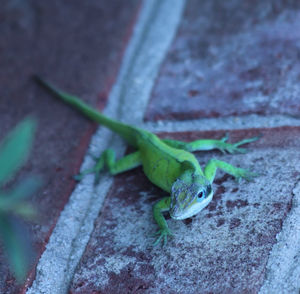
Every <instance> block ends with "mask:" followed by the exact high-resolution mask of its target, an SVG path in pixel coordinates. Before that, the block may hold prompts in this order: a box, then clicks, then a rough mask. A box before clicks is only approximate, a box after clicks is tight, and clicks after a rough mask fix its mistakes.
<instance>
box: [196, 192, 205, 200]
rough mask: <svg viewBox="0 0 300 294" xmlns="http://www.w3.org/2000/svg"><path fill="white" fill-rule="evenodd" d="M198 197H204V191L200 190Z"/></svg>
mask: <svg viewBox="0 0 300 294" xmlns="http://www.w3.org/2000/svg"><path fill="white" fill-rule="evenodd" d="M197 197H198V199H202V198H203V197H204V193H203V191H201V192H199V193H198V195H197Z"/></svg>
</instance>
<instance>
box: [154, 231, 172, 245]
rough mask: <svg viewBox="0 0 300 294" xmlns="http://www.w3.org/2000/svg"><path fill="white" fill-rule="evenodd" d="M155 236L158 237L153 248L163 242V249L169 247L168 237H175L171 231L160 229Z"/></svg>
mask: <svg viewBox="0 0 300 294" xmlns="http://www.w3.org/2000/svg"><path fill="white" fill-rule="evenodd" d="M154 236H158V237H157V239H156V241H155V242H154V243H153V247H156V246H157V245H158V244H159V243H160V241H163V247H164V246H166V245H167V242H168V236H170V237H173V234H172V232H171V231H170V230H169V229H159V230H158V231H157V232H156V233H155V234H154Z"/></svg>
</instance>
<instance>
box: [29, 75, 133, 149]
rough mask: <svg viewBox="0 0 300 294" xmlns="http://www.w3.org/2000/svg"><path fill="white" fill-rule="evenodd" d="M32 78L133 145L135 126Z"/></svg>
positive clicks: (43, 81) (37, 78)
mask: <svg viewBox="0 0 300 294" xmlns="http://www.w3.org/2000/svg"><path fill="white" fill-rule="evenodd" d="M34 78H35V80H36V81H37V82H38V83H39V84H40V85H42V86H43V87H44V88H46V89H47V90H49V91H50V92H51V93H52V94H54V96H55V97H57V98H59V99H60V100H62V101H63V102H65V103H66V104H69V105H71V106H72V107H74V108H75V109H77V110H79V111H80V112H81V113H83V114H84V115H85V116H87V117H88V118H90V119H91V120H93V121H95V122H97V123H99V124H102V125H104V126H105V127H107V128H109V129H111V130H112V131H114V132H115V133H117V134H119V135H120V136H121V137H123V138H124V139H125V140H126V141H127V142H128V143H129V144H130V145H133V146H135V145H136V144H135V141H136V140H135V139H136V133H137V129H136V128H134V127H132V126H130V125H126V124H123V123H120V122H118V121H116V120H113V119H110V118H108V117H107V116H105V115H103V114H101V113H100V112H99V111H97V110H95V109H93V108H92V107H90V106H89V105H87V104H86V103H84V102H83V101H82V100H81V99H79V98H78V97H76V96H73V95H70V94H68V93H65V92H63V91H61V90H59V89H56V88H55V87H54V86H52V85H51V84H50V83H48V82H46V81H45V80H43V79H41V78H40V77H38V76H34Z"/></svg>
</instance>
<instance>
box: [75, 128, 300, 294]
mask: <svg viewBox="0 0 300 294" xmlns="http://www.w3.org/2000/svg"><path fill="white" fill-rule="evenodd" d="M224 133H225V131H210V132H188V133H177V134H161V136H163V137H169V138H176V139H181V140H187V141H190V140H194V139H198V138H201V137H202V138H203V137H210V138H221V137H222V136H223V135H224ZM229 133H230V139H231V140H232V141H236V140H240V139H242V138H244V137H249V136H254V135H257V134H263V135H264V137H263V138H262V139H260V141H258V142H255V143H252V144H251V146H249V147H251V149H252V151H250V152H249V153H247V154H240V155H222V154H220V153H219V152H217V151H216V152H215V151H214V152H201V153H197V157H198V158H199V161H200V163H201V164H202V166H204V165H205V163H206V162H207V161H208V160H209V159H210V158H211V157H216V158H219V159H222V160H225V161H227V162H230V163H232V164H234V165H236V166H240V167H244V168H248V169H251V170H252V171H256V172H260V173H262V175H261V176H260V177H258V178H256V179H255V181H254V182H250V183H247V182H241V183H240V184H237V183H236V182H235V181H234V180H233V179H232V177H230V176H228V175H224V173H222V172H218V174H217V178H216V181H215V183H214V186H213V187H214V190H215V196H214V199H213V201H212V202H211V203H210V204H209V206H208V207H207V208H206V209H204V210H203V211H202V212H200V213H199V214H198V215H197V216H195V217H192V218H190V219H187V220H185V221H173V220H171V219H169V218H168V223H169V226H170V228H171V230H172V231H173V232H174V234H175V237H174V239H171V240H170V241H169V243H168V246H167V247H165V248H152V247H151V243H152V242H153V238H152V237H151V234H152V233H153V232H155V230H156V229H157V227H156V225H155V224H154V222H153V219H152V214H151V208H152V205H153V204H154V203H155V202H156V201H157V200H158V199H159V198H161V197H162V196H164V195H165V192H163V191H161V190H159V189H158V188H156V187H155V186H153V185H152V184H151V183H150V182H149V181H148V180H147V179H146V178H145V176H144V175H143V173H142V170H141V169H138V170H134V171H131V172H127V173H124V174H121V175H119V176H116V177H115V182H114V185H113V187H112V189H111V191H110V193H109V194H108V196H107V199H106V201H105V203H104V206H103V208H102V212H101V213H100V215H99V218H98V220H97V221H96V224H95V229H94V232H93V234H92V236H91V239H90V241H89V243H88V245H87V248H86V251H85V253H84V255H83V257H82V259H81V262H80V264H79V266H78V269H77V272H76V274H75V276H74V280H73V284H72V286H71V289H70V292H71V293H195V291H196V292H197V293H257V292H258V290H259V288H260V286H261V285H262V282H263V279H264V275H265V266H266V263H267V260H268V254H269V251H270V249H271V248H272V246H273V244H274V243H275V242H276V234H277V233H278V232H280V230H281V226H282V222H283V220H284V219H285V217H286V215H287V213H288V212H289V210H290V207H291V198H292V195H293V194H292V190H293V188H294V186H295V185H296V182H297V180H298V179H299V171H300V166H299V160H298V157H297V156H295V155H296V154H298V153H297V152H298V151H297V150H298V146H299V143H300V139H299V138H300V136H299V135H300V128H299V127H281V128H274V129H246V130H236V131H231V132H229Z"/></svg>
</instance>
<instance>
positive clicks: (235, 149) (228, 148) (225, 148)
mask: <svg viewBox="0 0 300 294" xmlns="http://www.w3.org/2000/svg"><path fill="white" fill-rule="evenodd" d="M260 138H261V136H256V137H252V138H249V139H244V140H241V141H239V142H236V143H232V144H231V143H226V141H227V140H228V134H226V136H225V137H223V138H222V139H221V140H220V141H221V142H220V143H219V146H218V149H219V150H220V151H221V152H222V153H226V152H228V153H230V154H235V153H247V151H248V150H247V149H246V148H240V147H239V146H241V145H244V144H248V143H251V142H254V141H257V140H258V139H260Z"/></svg>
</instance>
